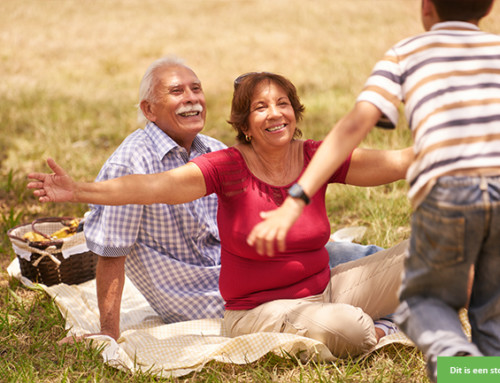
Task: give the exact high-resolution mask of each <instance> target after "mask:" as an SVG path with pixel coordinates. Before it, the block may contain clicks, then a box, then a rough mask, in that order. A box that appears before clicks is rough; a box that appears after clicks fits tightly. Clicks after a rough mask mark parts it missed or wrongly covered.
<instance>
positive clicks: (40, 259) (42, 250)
mask: <svg viewBox="0 0 500 383" xmlns="http://www.w3.org/2000/svg"><path fill="white" fill-rule="evenodd" d="M70 222H72V223H74V218H72V217H47V218H39V219H36V220H35V221H33V222H32V223H29V224H23V225H20V226H16V227H14V228H12V229H10V230H9V231H8V232H7V235H8V236H9V238H10V240H11V243H12V247H13V249H14V252H15V253H16V255H17V258H18V259H19V265H20V268H21V275H22V276H23V277H26V278H28V279H29V280H30V281H32V282H36V283H43V284H44V285H46V286H51V285H55V284H58V283H66V284H68V285H72V284H78V283H83V282H86V281H88V280H90V279H93V278H95V269H96V265H97V255H96V254H94V253H92V252H91V251H89V250H88V248H87V244H86V241H85V236H84V234H83V231H82V230H79V231H77V232H75V233H72V234H71V235H69V236H67V237H65V238H54V237H51V234H53V233H54V232H58V231H59V232H60V231H61V230H64V229H65V228H68V227H69V223H70ZM80 226H81V224H80ZM27 233H29V234H32V233H36V234H37V235H39V236H42V237H43V238H42V237H39V236H37V238H41V240H29V239H27V238H26V237H25V234H27Z"/></svg>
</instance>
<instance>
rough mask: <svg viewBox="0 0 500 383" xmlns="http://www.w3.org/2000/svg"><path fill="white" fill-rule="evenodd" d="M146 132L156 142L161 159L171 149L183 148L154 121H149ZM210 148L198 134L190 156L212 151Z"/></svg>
mask: <svg viewBox="0 0 500 383" xmlns="http://www.w3.org/2000/svg"><path fill="white" fill-rule="evenodd" d="M144 131H145V132H146V134H147V135H148V136H149V137H150V138H151V140H152V141H153V142H154V143H155V144H156V150H157V152H158V157H159V159H160V160H161V159H162V158H163V157H165V156H166V155H167V154H168V153H169V152H170V151H172V150H174V149H176V148H177V149H176V150H183V151H185V149H184V148H182V147H181V146H180V145H179V144H177V142H175V141H174V140H173V139H172V138H170V136H169V135H168V134H166V133H165V132H164V131H163V130H161V129H160V128H159V127H158V126H157V125H156V124H155V123H154V122H151V121H149V122H148V123H147V124H146V127H145V128H144ZM210 151H211V150H210V148H209V147H208V146H207V145H205V143H204V142H203V140H202V139H201V135H200V134H198V135H197V136H196V137H195V138H194V140H193V143H192V144H191V153H190V157H191V158H193V157H196V156H197V155H199V154H205V153H208V152H210Z"/></svg>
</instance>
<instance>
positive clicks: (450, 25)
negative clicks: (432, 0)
mask: <svg viewBox="0 0 500 383" xmlns="http://www.w3.org/2000/svg"><path fill="white" fill-rule="evenodd" d="M441 29H454V30H457V29H459V30H471V31H479V30H480V29H479V27H478V26H477V25H475V24H472V23H467V22H465V21H443V22H441V23H437V24H434V25H433V26H432V27H431V31H436V30H441Z"/></svg>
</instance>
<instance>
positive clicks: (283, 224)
mask: <svg viewBox="0 0 500 383" xmlns="http://www.w3.org/2000/svg"><path fill="white" fill-rule="evenodd" d="M304 206H305V203H304V201H302V200H298V199H295V198H291V197H288V198H287V199H285V202H284V203H283V205H281V206H280V207H279V208H278V209H276V210H271V211H267V212H261V213H260V217H261V218H262V219H263V221H262V222H260V223H258V224H257V225H255V227H254V228H253V229H252V231H251V233H250V234H249V235H248V237H247V243H248V244H249V245H250V246H254V247H255V248H256V250H257V253H259V254H260V255H267V256H269V257H272V256H274V251H275V248H277V249H278V251H280V252H284V251H285V250H286V243H285V240H286V235H287V233H288V231H289V230H290V228H291V227H292V225H293V224H294V222H295V221H296V220H297V219H298V218H299V216H300V214H301V213H302V210H304Z"/></svg>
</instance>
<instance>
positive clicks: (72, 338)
mask: <svg viewBox="0 0 500 383" xmlns="http://www.w3.org/2000/svg"><path fill="white" fill-rule="evenodd" d="M99 335H102V336H109V337H110V338H113V339H114V340H118V338H115V337H113V336H111V335H110V334H105V333H103V332H97V333H93V334H85V335H80V336H74V335H68V336H66V337H64V338H62V339H61V340H60V341H59V342H57V345H58V346H62V345H63V344H75V343H79V342H83V341H84V340H86V339H87V338H90V337H93V336H99Z"/></svg>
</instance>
